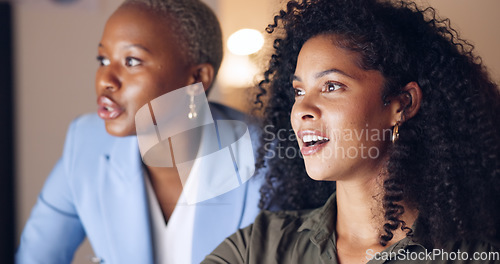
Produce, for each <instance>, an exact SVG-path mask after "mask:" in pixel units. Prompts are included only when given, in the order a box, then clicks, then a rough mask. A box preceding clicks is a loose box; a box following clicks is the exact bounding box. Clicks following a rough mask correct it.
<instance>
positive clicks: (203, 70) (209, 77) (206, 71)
mask: <svg viewBox="0 0 500 264" xmlns="http://www.w3.org/2000/svg"><path fill="white" fill-rule="evenodd" d="M213 81H214V67H213V66H212V65H211V64H209V63H202V64H198V65H195V66H193V67H192V68H191V76H190V84H194V83H199V82H202V83H203V88H204V89H205V91H206V90H207V89H208V88H209V87H210V86H211V85H212V82H213Z"/></svg>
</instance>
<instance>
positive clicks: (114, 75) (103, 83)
mask: <svg viewBox="0 0 500 264" xmlns="http://www.w3.org/2000/svg"><path fill="white" fill-rule="evenodd" d="M96 85H97V88H98V89H101V90H108V91H110V92H116V91H118V90H119V89H120V88H121V82H120V78H119V77H118V72H117V70H116V69H114V68H113V67H112V66H111V65H108V66H101V67H100V68H99V69H98V70H97V73H96Z"/></svg>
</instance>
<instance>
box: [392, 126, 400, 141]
mask: <svg viewBox="0 0 500 264" xmlns="http://www.w3.org/2000/svg"><path fill="white" fill-rule="evenodd" d="M398 139H399V121H398V122H396V124H395V125H394V128H393V129H392V144H394V143H396V141H398Z"/></svg>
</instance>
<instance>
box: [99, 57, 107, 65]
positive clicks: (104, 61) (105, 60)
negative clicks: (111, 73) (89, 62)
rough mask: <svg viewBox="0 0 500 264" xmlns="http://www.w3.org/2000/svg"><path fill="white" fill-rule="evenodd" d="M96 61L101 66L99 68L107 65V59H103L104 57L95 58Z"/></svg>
mask: <svg viewBox="0 0 500 264" xmlns="http://www.w3.org/2000/svg"><path fill="white" fill-rule="evenodd" d="M97 61H98V62H99V65H101V66H108V65H109V59H108V58H105V57H104V56H97Z"/></svg>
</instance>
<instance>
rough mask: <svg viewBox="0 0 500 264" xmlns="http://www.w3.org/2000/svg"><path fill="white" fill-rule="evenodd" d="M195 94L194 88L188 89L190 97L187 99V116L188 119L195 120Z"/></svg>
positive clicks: (196, 114)
mask: <svg viewBox="0 0 500 264" xmlns="http://www.w3.org/2000/svg"><path fill="white" fill-rule="evenodd" d="M195 93H196V86H191V87H188V94H189V96H190V98H189V114H188V118H189V119H195V118H196V117H197V116H198V113H196V104H195V103H194V95H195Z"/></svg>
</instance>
